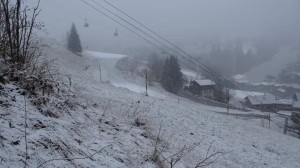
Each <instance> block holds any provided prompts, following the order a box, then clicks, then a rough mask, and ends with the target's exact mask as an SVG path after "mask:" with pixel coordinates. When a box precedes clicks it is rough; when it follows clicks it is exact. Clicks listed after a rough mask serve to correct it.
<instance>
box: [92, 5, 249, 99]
mask: <svg viewBox="0 0 300 168" xmlns="http://www.w3.org/2000/svg"><path fill="white" fill-rule="evenodd" d="M92 1H94V0H92ZM102 1H104V2H105V3H107V4H108V5H110V6H111V7H113V8H114V9H116V10H117V11H119V12H121V13H122V14H124V15H125V16H127V17H128V18H130V19H132V20H133V21H135V22H136V23H138V24H139V25H140V26H142V27H143V28H145V29H147V30H148V31H150V32H151V33H153V34H155V35H156V36H158V37H159V38H160V39H162V40H163V41H165V42H167V43H168V44H169V45H171V46H173V47H174V48H176V49H177V50H179V51H180V52H182V53H183V54H185V55H187V56H188V57H190V58H191V59H193V60H194V61H197V62H198V63H199V64H201V65H202V66H204V67H205V68H207V69H208V70H210V71H211V72H212V73H214V74H215V75H217V76H218V77H219V78H220V77H221V78H223V79H224V80H225V81H226V82H229V83H231V84H233V85H234V86H236V84H234V83H233V82H231V81H230V80H229V79H227V78H226V77H223V76H222V75H220V74H219V73H217V72H215V71H214V70H213V69H211V68H210V67H208V66H207V65H205V64H203V63H202V62H200V61H199V60H198V59H196V58H194V57H193V56H191V55H190V54H188V53H187V52H185V51H184V50H182V49H180V48H179V47H177V46H176V45H174V44H173V43H171V42H170V41H169V40H167V39H166V38H164V37H163V36H161V35H159V34H158V33H156V32H155V31H153V30H151V29H150V28H148V27H147V26H145V25H144V24H142V23H141V22H140V21H138V20H137V19H135V18H133V17H131V16H130V15H128V14H127V13H125V12H124V11H122V10H121V9H119V8H118V7H116V6H115V5H113V4H112V3H110V2H108V1H106V0H102ZM95 3H97V2H95ZM97 4H99V3H97ZM122 20H123V19H122ZM196 72H197V71H196ZM237 88H238V89H240V88H239V87H237ZM240 90H241V89H240ZM244 94H245V93H244ZM245 95H250V94H245Z"/></svg>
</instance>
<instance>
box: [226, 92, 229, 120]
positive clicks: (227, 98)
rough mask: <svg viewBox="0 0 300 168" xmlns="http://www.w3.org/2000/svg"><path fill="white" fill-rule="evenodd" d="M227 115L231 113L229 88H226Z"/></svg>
mask: <svg viewBox="0 0 300 168" xmlns="http://www.w3.org/2000/svg"><path fill="white" fill-rule="evenodd" d="M226 103H227V115H229V89H226Z"/></svg>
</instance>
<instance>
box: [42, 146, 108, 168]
mask: <svg viewBox="0 0 300 168" xmlns="http://www.w3.org/2000/svg"><path fill="white" fill-rule="evenodd" d="M110 146H112V144H110V145H107V146H104V147H102V148H101V149H100V150H98V151H97V152H95V153H93V154H92V155H89V156H87V157H81V158H80V157H78V158H58V159H50V160H47V161H45V162H43V163H42V164H40V165H38V166H37V168H40V167H42V166H43V165H45V164H47V163H49V162H52V161H58V160H83V159H91V158H92V157H93V156H95V155H96V154H98V153H100V152H102V150H103V149H105V148H107V147H110Z"/></svg>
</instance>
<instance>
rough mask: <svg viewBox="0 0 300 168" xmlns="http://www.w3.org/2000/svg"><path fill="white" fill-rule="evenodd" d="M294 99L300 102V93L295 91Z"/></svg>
mask: <svg viewBox="0 0 300 168" xmlns="http://www.w3.org/2000/svg"><path fill="white" fill-rule="evenodd" d="M293 99H294V101H299V102H300V93H295V94H294V96H293Z"/></svg>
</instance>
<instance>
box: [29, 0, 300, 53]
mask: <svg viewBox="0 0 300 168" xmlns="http://www.w3.org/2000/svg"><path fill="white" fill-rule="evenodd" d="M36 1H37V0H33V1H31V2H30V3H32V4H34V3H35V2H36ZM96 1H97V2H99V3H100V4H102V5H105V6H106V7H107V8H109V6H108V5H107V4H105V3H104V2H103V1H102V0H96ZM87 2H88V3H92V1H91V0H87ZM109 2H111V3H112V4H114V5H115V6H117V7H118V8H120V9H122V10H123V11H124V12H126V13H128V14H129V15H131V16H133V17H134V18H136V19H137V20H139V21H141V22H142V23H144V24H145V25H147V26H148V27H149V28H151V29H153V30H154V31H156V32H157V33H159V34H161V35H163V36H164V37H166V38H167V39H169V40H170V41H172V42H174V43H175V44H177V45H180V46H181V47H186V48H193V46H196V47H197V45H198V44H199V43H202V42H204V41H226V40H230V39H248V40H249V39H250V40H251V39H255V38H257V39H260V38H272V39H284V40H285V41H292V40H293V41H294V40H298V39H300V12H299V11H300V1H298V0H251V1H249V0H226V1H225V0H184V1H183V0H164V1H162V0H151V1H147V0H128V1H124V0H110V1H109ZM94 6H95V7H97V8H99V9H100V10H102V11H104V10H103V9H102V8H101V7H99V6H96V5H95V4H94ZM41 9H42V11H41V14H40V17H39V19H40V20H41V21H43V22H44V23H45V25H46V29H47V32H48V36H50V37H53V38H56V39H58V40H62V39H63V38H64V37H65V36H66V32H67V31H68V30H69V28H70V26H71V24H72V22H74V23H75V24H76V25H77V29H78V31H79V34H80V37H81V40H82V43H83V45H84V46H88V47H89V48H90V49H93V50H109V49H114V50H116V51H121V50H123V49H126V48H134V47H141V46H149V44H147V43H146V42H144V41H143V40H141V39H140V38H139V37H137V36H136V35H134V34H132V33H131V32H129V31H127V30H126V29H124V28H123V27H122V26H120V25H118V24H117V23H115V22H113V21H111V20H110V19H108V18H107V17H105V16H104V15H102V14H101V13H99V12H97V11H96V10H94V9H93V8H91V7H89V6H87V5H86V4H84V3H83V2H82V1H81V0H42V2H41ZM110 9H112V8H110ZM112 10H113V9H112ZM113 11H114V12H116V10H113ZM122 16H123V15H122ZM85 19H87V21H88V23H89V27H88V28H85V27H84V21H85ZM116 28H117V29H118V31H119V36H118V37H114V36H113V33H114V31H115V29H116Z"/></svg>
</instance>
